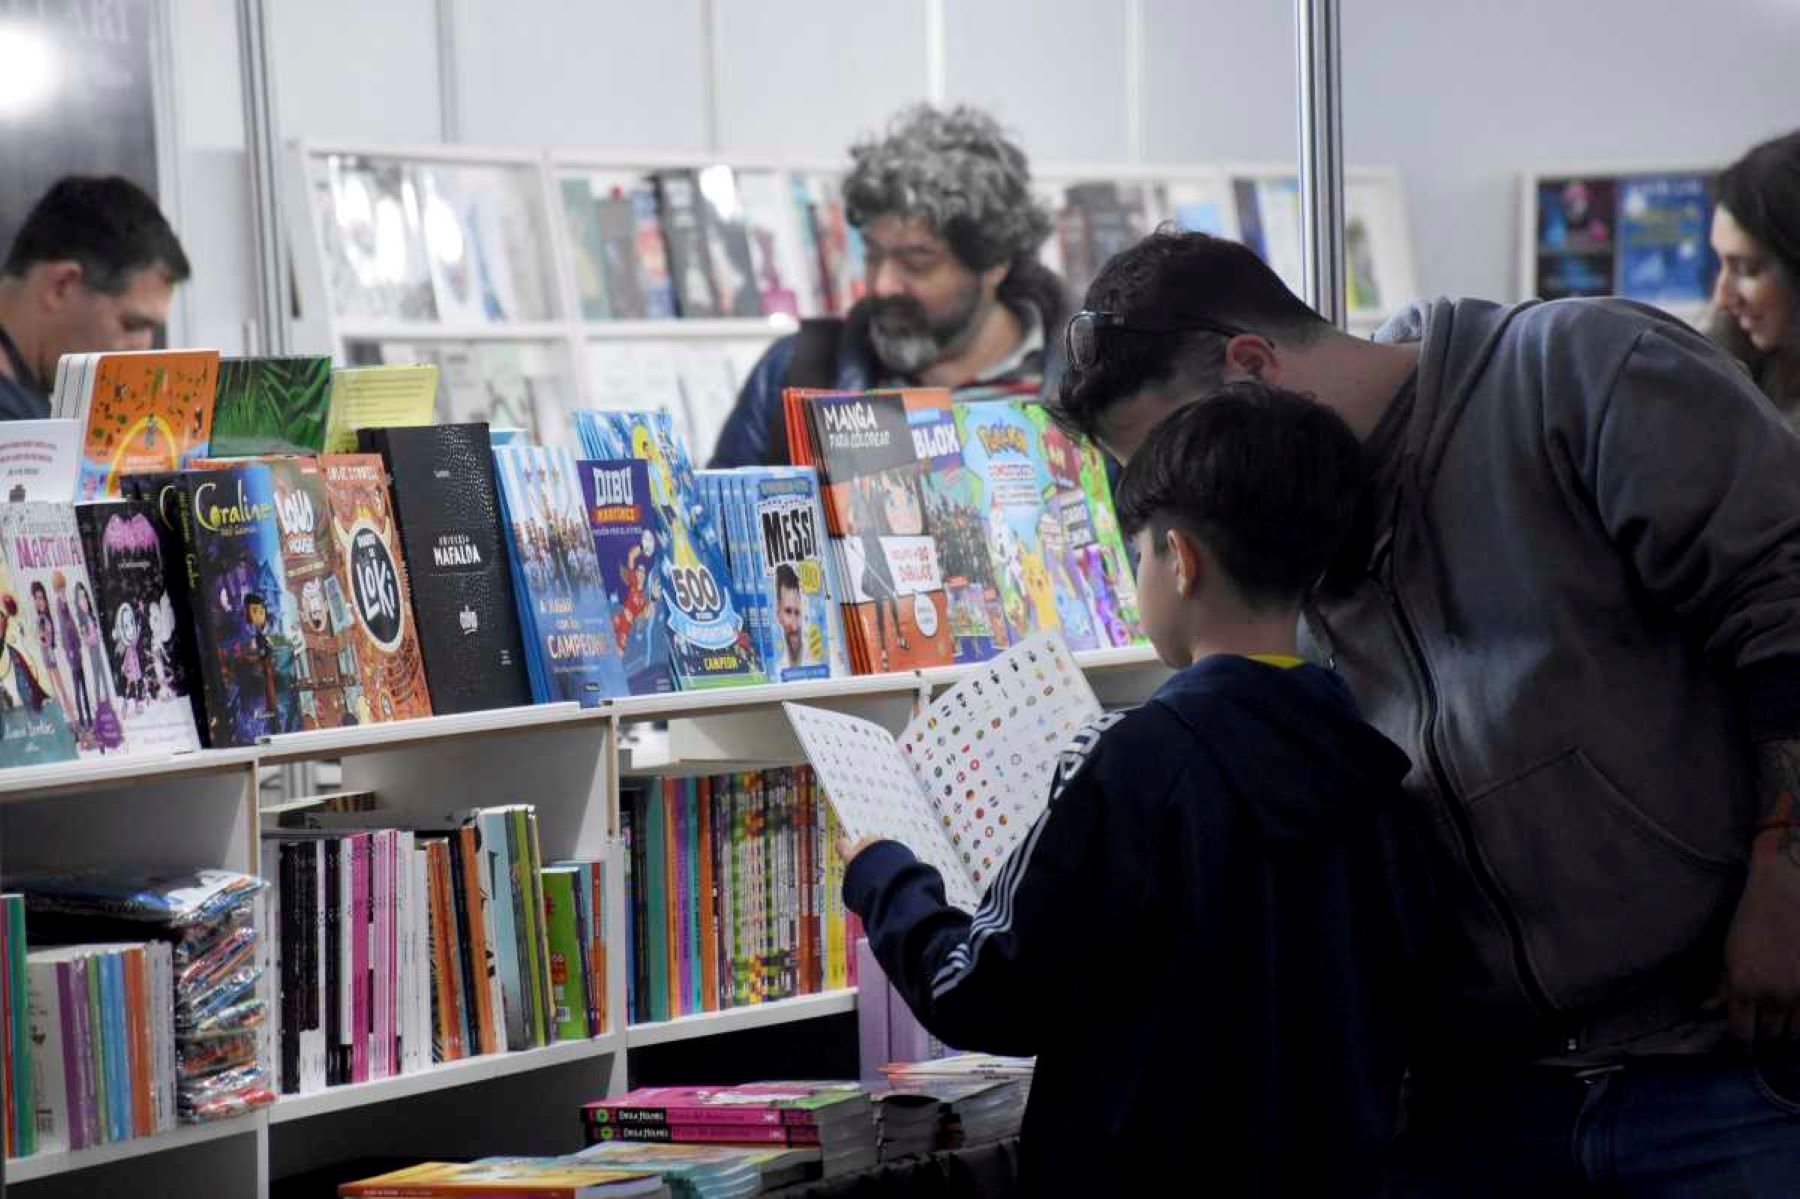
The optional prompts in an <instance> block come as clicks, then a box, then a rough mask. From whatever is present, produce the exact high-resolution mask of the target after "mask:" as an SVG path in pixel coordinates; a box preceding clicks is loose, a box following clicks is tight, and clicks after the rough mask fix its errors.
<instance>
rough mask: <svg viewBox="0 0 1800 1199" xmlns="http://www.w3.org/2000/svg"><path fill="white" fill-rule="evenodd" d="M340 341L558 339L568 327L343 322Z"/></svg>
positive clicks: (559, 324)
mask: <svg viewBox="0 0 1800 1199" xmlns="http://www.w3.org/2000/svg"><path fill="white" fill-rule="evenodd" d="M337 335H338V340H340V341H561V340H563V339H564V338H566V337H568V335H569V326H568V325H567V323H565V322H563V321H560V320H547V321H510V322H504V321H503V322H499V323H496V324H479V325H476V324H444V323H440V322H438V321H342V322H340V323H339V324H338V326H337Z"/></svg>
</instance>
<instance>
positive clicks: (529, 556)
mask: <svg viewBox="0 0 1800 1199" xmlns="http://www.w3.org/2000/svg"><path fill="white" fill-rule="evenodd" d="M494 466H495V471H496V473H497V474H498V476H499V479H500V500H501V507H502V510H503V512H504V515H505V519H506V522H507V528H508V533H509V536H508V538H507V550H508V552H509V553H511V555H512V560H513V566H514V570H515V572H516V574H517V577H518V579H519V581H520V582H521V583H522V585H523V586H522V589H521V590H520V591H519V611H520V612H521V614H523V615H524V616H525V621H524V623H525V627H526V631H527V633H528V634H529V638H530V642H531V644H530V648H529V650H528V652H530V653H531V654H532V656H533V657H534V658H535V659H536V662H537V671H536V674H537V677H538V680H539V681H538V686H537V691H536V693H535V694H534V695H533V698H534V699H535V700H537V701H538V702H539V703H547V702H551V701H557V700H575V701H577V702H579V703H581V704H582V705H583V706H586V707H592V706H594V705H595V704H598V703H599V702H600V701H601V700H602V699H604V698H606V697H607V696H613V695H625V694H628V693H629V690H628V686H627V680H626V675H625V668H624V663H623V660H622V659H621V656H620V654H619V650H618V647H617V645H616V644H615V643H614V641H613V611H612V605H611V604H610V603H609V602H608V601H607V595H606V586H605V580H604V578H603V577H602V576H601V573H600V563H599V561H598V559H597V558H596V557H595V552H594V537H593V533H592V531H591V529H590V527H589V524H588V520H587V519H586V517H585V515H584V513H585V511H587V509H586V505H585V504H584V502H583V499H582V491H583V486H582V481H581V476H582V474H583V473H584V472H583V471H581V470H580V469H579V468H578V467H577V466H576V462H575V455H574V454H573V453H572V452H570V451H569V450H566V449H542V448H540V447H537V446H502V447H499V448H496V449H495V450H494Z"/></svg>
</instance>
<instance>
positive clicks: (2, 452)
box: [0, 355, 81, 504]
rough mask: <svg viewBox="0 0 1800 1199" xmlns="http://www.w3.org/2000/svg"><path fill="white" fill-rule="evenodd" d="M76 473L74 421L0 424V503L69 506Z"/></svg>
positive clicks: (78, 449)
mask: <svg viewBox="0 0 1800 1199" xmlns="http://www.w3.org/2000/svg"><path fill="white" fill-rule="evenodd" d="M65 357H66V355H65ZM80 469H81V426H80V425H79V424H77V423H76V422H75V421H72V420H9V421H5V422H0V503H16V502H18V501H20V500H45V501H47V502H49V503H53V504H68V503H73V502H74V500H75V480H76V476H77V475H78V474H79V473H80Z"/></svg>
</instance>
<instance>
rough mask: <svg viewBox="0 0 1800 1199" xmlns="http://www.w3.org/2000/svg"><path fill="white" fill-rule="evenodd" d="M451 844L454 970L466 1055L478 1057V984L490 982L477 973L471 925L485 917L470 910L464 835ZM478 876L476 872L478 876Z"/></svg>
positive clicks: (499, 1030)
mask: <svg viewBox="0 0 1800 1199" xmlns="http://www.w3.org/2000/svg"><path fill="white" fill-rule="evenodd" d="M448 840H449V843H450V906H451V908H452V909H453V914H454V918H455V920H456V962H455V967H456V970H457V973H459V974H460V975H462V996H463V1002H462V1011H461V1013H460V1015H461V1017H462V1026H463V1030H462V1032H463V1046H464V1049H463V1053H464V1055H465V1056H467V1057H475V1056H476V1055H478V1054H479V1053H480V1052H481V1008H480V1007H479V1005H478V1003H477V1001H476V996H475V984H476V982H477V981H478V980H479V981H480V983H481V984H482V985H483V986H486V985H487V979H486V978H485V977H483V976H481V975H480V974H479V973H478V972H477V971H476V968H475V961H474V952H475V950H474V946H475V937H474V934H473V933H472V932H471V931H470V930H471V928H472V927H473V925H472V922H473V921H476V920H480V919H481V918H482V917H481V913H480V912H479V911H471V910H470V909H469V893H468V890H467V888H466V887H465V886H464V885H463V883H464V879H465V878H466V876H465V875H464V873H463V871H464V870H466V869H468V867H467V866H466V865H464V859H465V856H466V855H465V854H464V853H463V849H464V847H465V842H464V841H463V837H462V834H461V833H460V832H457V833H452V834H451V835H450V837H449V838H448ZM479 873H480V872H479V871H477V874H478V875H479ZM500 1019H501V1017H500V1013H499V1012H495V1013H494V1025H495V1029H494V1031H495V1034H496V1036H501V1034H502V1029H503V1027H504V1026H503V1025H502V1024H501V1023H500ZM500 1047H501V1049H502V1050H505V1049H506V1048H507V1046H506V1044H505V1041H504V1037H503V1036H502V1039H501V1044H500Z"/></svg>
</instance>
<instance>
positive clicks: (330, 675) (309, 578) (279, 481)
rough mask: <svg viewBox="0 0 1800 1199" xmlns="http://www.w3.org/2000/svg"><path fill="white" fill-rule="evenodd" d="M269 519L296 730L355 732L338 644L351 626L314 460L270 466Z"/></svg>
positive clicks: (349, 680) (350, 676)
mask: <svg viewBox="0 0 1800 1199" xmlns="http://www.w3.org/2000/svg"><path fill="white" fill-rule="evenodd" d="M268 465H269V471H270V475H271V477H272V478H273V480H274V483H275V519H276V524H277V526H278V527H279V528H280V530H281V557H282V577H283V582H284V585H285V587H286V591H287V594H286V599H285V603H284V605H283V606H284V610H285V613H286V615H287V618H288V619H289V620H290V621H292V622H293V623H292V624H291V625H290V626H289V627H288V628H287V630H286V633H287V639H288V642H289V644H291V645H292V646H293V647H294V686H295V689H296V692H297V695H298V699H299V703H300V719H301V723H302V724H303V725H304V726H305V727H306V728H309V729H320V728H326V729H328V728H336V727H338V726H340V725H346V724H356V723H357V713H356V708H355V706H354V702H353V699H354V697H349V696H346V694H345V692H346V689H347V688H348V687H349V686H352V685H355V686H360V681H359V680H357V676H356V672H355V670H354V669H351V670H348V671H346V670H345V669H344V666H345V663H344V658H343V645H342V642H343V640H344V639H345V638H347V637H349V636H351V632H350V626H351V624H352V623H353V622H354V620H355V618H354V617H353V616H351V615H350V605H349V603H348V601H346V599H345V598H344V588H343V583H342V582H341V580H340V578H339V575H338V569H337V554H338V548H337V538H336V536H335V535H334V534H333V532H332V524H331V498H330V496H329V494H328V486H327V484H326V481H325V473H324V471H323V470H321V469H320V467H319V461H318V459H317V458H275V459H272V460H271V461H270V462H269V464H268Z"/></svg>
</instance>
